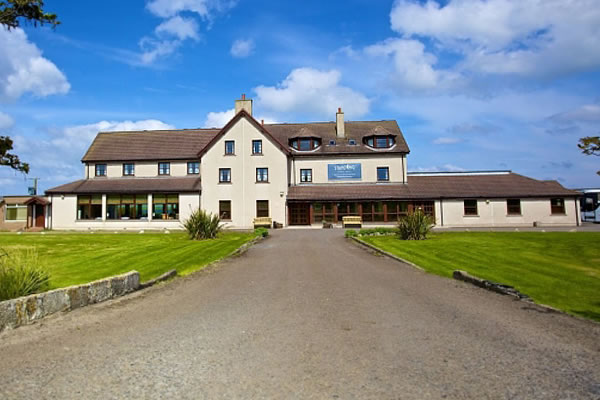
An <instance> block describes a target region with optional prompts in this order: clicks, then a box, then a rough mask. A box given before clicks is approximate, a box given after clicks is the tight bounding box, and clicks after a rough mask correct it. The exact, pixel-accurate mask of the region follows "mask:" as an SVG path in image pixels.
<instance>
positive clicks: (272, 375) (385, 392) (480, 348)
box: [0, 229, 600, 399]
mask: <svg viewBox="0 0 600 400" xmlns="http://www.w3.org/2000/svg"><path fill="white" fill-rule="evenodd" d="M342 232H343V231H341V230H301V229H298V230H291V229H290V230H278V231H273V232H272V233H273V237H271V238H269V239H268V240H265V241H263V242H261V243H259V244H258V245H256V246H254V247H253V248H251V249H250V250H249V251H248V252H247V253H246V254H244V255H243V256H241V257H237V258H233V259H230V260H228V261H226V262H224V263H222V264H221V265H220V266H218V267H215V268H210V269H209V270H207V271H205V272H202V273H198V274H195V275H193V276H190V277H187V278H181V279H177V280H176V281H174V282H170V283H168V284H166V285H159V286H158V287H154V288H151V289H148V290H146V291H142V292H138V293H136V294H133V295H130V296H127V297H125V298H122V299H119V300H115V301H109V302H107V303H104V304H99V305H94V306H91V307H87V308H84V309H79V310H76V311H74V312H71V313H67V314H64V315H59V316H56V317H50V318H49V319H47V320H44V321H43V322H41V323H38V324H35V325H31V326H26V327H22V328H19V329H16V330H14V331H8V332H4V333H2V334H0V355H1V359H2V362H1V363H0V398H6V399H29V398H38V399H57V398H60V399H70V398H73V399H74V398H77V399H79V398H86V399H110V398H115V399H116V398H150V399H151V398H189V399H197V398H256V397H264V398H318V399H321V398H344V399H347V398H360V399H365V398H377V399H379V398H402V399H428V398H432V399H438V398H460V399H464V398H493V399H496V398H499V399H502V398H506V399H556V398H563V399H569V398H572V399H598V398H599V397H600V368H598V367H599V365H600V324H596V323H593V322H588V321H584V320H581V319H577V318H573V317H570V316H566V315H563V314H555V313H543V312H540V311H539V310H537V309H535V308H533V307H531V306H528V305H527V304H526V303H523V302H519V301H514V300H513V299H511V298H508V297H504V296H500V295H497V294H494V293H490V292H487V291H484V290H482V289H478V288H474V287H472V286H469V285H467V284H464V283H462V282H457V281H453V280H450V279H445V278H441V277H438V276H434V275H429V274H426V273H424V272H421V271H418V270H415V269H414V268H412V267H409V266H407V265H404V264H401V263H399V262H397V261H393V260H390V259H387V258H384V257H380V256H375V255H372V254H370V253H368V252H367V251H365V250H364V249H362V248H359V247H358V246H356V245H354V244H353V243H352V242H350V241H347V240H345V239H344V238H343V233H342Z"/></svg>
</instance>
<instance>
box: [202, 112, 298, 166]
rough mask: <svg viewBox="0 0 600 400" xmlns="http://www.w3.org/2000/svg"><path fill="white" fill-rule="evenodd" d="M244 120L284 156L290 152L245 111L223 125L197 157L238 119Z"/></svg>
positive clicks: (208, 148) (209, 147)
mask: <svg viewBox="0 0 600 400" xmlns="http://www.w3.org/2000/svg"><path fill="white" fill-rule="evenodd" d="M242 118H246V119H247V120H248V122H250V123H251V124H252V125H253V126H254V127H255V128H256V129H258V130H259V132H260V133H262V134H263V135H265V136H266V137H267V139H269V140H270V141H271V142H272V143H273V144H274V145H275V146H277V147H278V148H279V149H280V150H281V151H282V152H283V153H284V154H286V155H289V154H290V151H289V149H288V147H287V146H286V145H284V144H283V143H282V142H280V141H279V140H278V139H277V138H276V137H275V136H273V135H272V134H271V133H270V132H269V131H268V130H267V129H266V126H265V125H262V124H261V123H260V122H258V121H257V120H256V119H255V118H254V117H253V116H252V115H250V114H249V113H248V112H246V110H243V109H242V110H240V111H239V112H238V113H237V114H236V115H235V116H234V117H233V118H232V119H231V120H230V121H229V122H228V123H227V125H225V126H224V127H223V128H222V129H221V130H220V131H219V132H218V133H217V134H216V135H215V136H214V137H213V138H212V139H211V141H210V142H208V144H207V145H206V146H204V148H202V149H201V150H200V151H199V152H198V154H197V157H202V156H203V155H204V154H205V153H206V152H207V151H208V150H210V149H211V147H213V146H214V145H215V143H217V142H218V141H219V139H220V138H221V137H223V136H224V135H225V134H226V133H227V132H228V131H229V129H231V127H233V126H234V125H235V123H236V122H238V121H239V120H240V119H242Z"/></svg>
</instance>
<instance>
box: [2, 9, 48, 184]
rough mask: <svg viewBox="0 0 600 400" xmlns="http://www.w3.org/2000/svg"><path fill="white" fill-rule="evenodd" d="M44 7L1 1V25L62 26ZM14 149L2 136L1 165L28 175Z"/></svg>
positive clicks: (14, 26) (10, 141) (27, 170)
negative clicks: (26, 22)
mask: <svg viewBox="0 0 600 400" xmlns="http://www.w3.org/2000/svg"><path fill="white" fill-rule="evenodd" d="M43 7H44V1H43V0H0V25H3V26H6V28H7V29H8V30H11V29H14V28H17V27H19V25H20V22H21V20H23V19H24V20H27V21H28V22H30V23H33V26H37V25H38V24H39V25H44V24H50V25H52V27H53V28H54V27H56V25H58V24H60V22H59V21H58V20H57V19H56V14H50V13H47V12H44V10H43ZM12 148H13V141H12V140H11V139H10V138H9V137H8V136H0V165H5V166H9V167H11V168H13V169H16V170H18V171H21V172H24V173H28V172H29V164H27V163H24V162H21V160H19V157H18V156H16V155H14V154H11V153H9V151H10V150H12Z"/></svg>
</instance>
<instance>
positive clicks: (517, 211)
mask: <svg viewBox="0 0 600 400" xmlns="http://www.w3.org/2000/svg"><path fill="white" fill-rule="evenodd" d="M506 213H507V214H508V215H521V200H520V199H507V200H506Z"/></svg>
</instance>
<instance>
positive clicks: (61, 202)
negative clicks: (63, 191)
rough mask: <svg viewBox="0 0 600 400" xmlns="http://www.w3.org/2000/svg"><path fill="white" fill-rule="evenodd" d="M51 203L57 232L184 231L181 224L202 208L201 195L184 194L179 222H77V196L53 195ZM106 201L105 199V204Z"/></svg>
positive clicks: (156, 220) (53, 227) (149, 209)
mask: <svg viewBox="0 0 600 400" xmlns="http://www.w3.org/2000/svg"><path fill="white" fill-rule="evenodd" d="M51 201H52V219H51V224H52V225H51V227H52V229H56V230H96V229H98V230H140V229H150V230H152V229H164V228H167V229H182V227H181V223H182V222H183V221H184V220H185V219H186V218H188V217H189V215H190V213H191V211H193V210H195V209H197V208H198V207H199V206H200V194H199V193H182V194H180V195H179V220H162V219H155V220H132V219H130V220H104V221H102V220H77V196H76V195H64V196H62V195H52V197H51ZM105 201H106V200H105V199H104V200H103V202H105ZM149 205H151V203H150V204H149ZM103 210H104V211H105V210H106V205H105V204H103ZM148 214H150V215H151V214H152V209H151V207H148Z"/></svg>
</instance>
